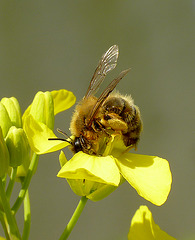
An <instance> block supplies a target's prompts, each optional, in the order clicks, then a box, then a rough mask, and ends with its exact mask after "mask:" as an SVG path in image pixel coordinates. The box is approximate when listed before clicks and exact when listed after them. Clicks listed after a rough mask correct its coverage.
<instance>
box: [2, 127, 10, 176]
mask: <svg viewBox="0 0 195 240" xmlns="http://www.w3.org/2000/svg"><path fill="white" fill-rule="evenodd" d="M8 167H9V152H8V149H7V146H6V144H5V141H4V138H3V133H2V130H1V127H0V177H3V176H4V175H5V173H6V172H7V170H8Z"/></svg>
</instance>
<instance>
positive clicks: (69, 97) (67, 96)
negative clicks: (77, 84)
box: [51, 89, 76, 115]
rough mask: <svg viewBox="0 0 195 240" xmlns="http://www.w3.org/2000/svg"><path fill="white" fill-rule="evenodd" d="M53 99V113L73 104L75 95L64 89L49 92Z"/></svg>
mask: <svg viewBox="0 0 195 240" xmlns="http://www.w3.org/2000/svg"><path fill="white" fill-rule="evenodd" d="M51 94H52V97H53V101H54V115H56V114H58V113H59V112H62V111H64V110H66V109H68V108H70V107H72V105H74V104H75V101H76V97H75V95H74V94H73V93H72V92H70V91H67V90H65V89H61V90H58V91H56V90H55V91H52V92H51Z"/></svg>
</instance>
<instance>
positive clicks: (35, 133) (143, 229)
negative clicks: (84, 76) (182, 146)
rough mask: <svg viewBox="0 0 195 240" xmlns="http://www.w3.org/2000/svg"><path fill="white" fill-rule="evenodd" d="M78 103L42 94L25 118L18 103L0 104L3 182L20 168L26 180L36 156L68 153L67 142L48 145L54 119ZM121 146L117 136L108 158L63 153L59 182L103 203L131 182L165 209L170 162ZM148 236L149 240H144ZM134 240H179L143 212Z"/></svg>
mask: <svg viewBox="0 0 195 240" xmlns="http://www.w3.org/2000/svg"><path fill="white" fill-rule="evenodd" d="M75 101H76V98H75V96H74V95H73V93H72V92H69V91H67V90H59V91H52V92H45V93H43V92H38V93H37V94H36V96H35V98H34V100H33V102H32V104H31V105H30V106H29V107H28V108H27V110H26V111H25V112H24V114H23V116H21V110H20V106H19V103H18V101H17V100H16V99H15V98H13V97H12V98H3V99H2V100H1V102H0V166H1V167H0V177H1V178H3V177H4V176H5V175H6V174H10V172H11V169H12V168H17V175H16V177H18V178H21V177H22V178H25V176H26V175H27V172H28V169H29V165H30V161H31V157H32V154H33V153H36V154H37V155H41V154H45V153H49V152H53V151H57V150H60V149H62V148H64V147H67V146H68V145H69V143H67V142H65V141H60V140H56V141H49V140H48V139H49V138H56V136H55V134H54V133H53V128H54V116H55V115H56V114H58V113H59V112H62V111H64V110H66V109H68V108H70V107H71V106H72V105H73V104H74V103H75ZM126 150H127V149H126V147H125V146H124V144H123V142H122V140H121V139H120V138H118V136H113V137H112V138H111V140H110V142H109V143H108V144H107V146H106V149H105V152H106V155H104V156H101V157H100V156H94V155H88V154H85V153H83V152H81V151H80V152H78V153H76V154H75V155H74V156H73V157H72V158H71V159H70V160H67V159H66V157H65V154H64V152H63V151H61V152H60V155H59V160H60V164H61V169H60V171H59V173H58V177H61V178H66V179H67V182H68V183H69V185H70V187H71V189H72V190H73V191H74V192H75V193H76V194H77V195H79V196H85V197H86V198H88V199H90V200H92V201H99V200H101V199H103V198H104V197H106V196H107V195H109V194H110V193H111V192H113V191H114V190H115V189H117V188H118V187H119V186H120V185H121V184H122V183H123V182H124V181H127V182H128V183H129V184H130V185H131V186H132V187H133V188H135V190H136V191H137V193H138V194H139V195H140V196H141V197H143V198H145V199H146V200H148V201H150V202H151V203H153V204H155V205H158V206H160V205H162V204H163V203H164V202H165V201H166V200H167V197H168V195H169V192H170V189H171V183H172V175H171V171H170V167H169V163H168V161H167V160H165V159H163V158H160V157H156V156H147V155H140V154H133V153H129V152H126ZM143 236H144V237H143ZM128 239H129V240H134V239H136V240H137V239H138V240H139V239H146V240H147V239H148V240H149V239H150V240H151V239H163V240H166V239H167V240H169V239H170V240H171V239H174V238H172V237H170V236H169V235H167V234H166V233H165V232H163V231H162V230H161V229H160V228H159V227H158V226H157V225H156V224H155V223H154V220H153V218H152V215H151V213H150V211H149V209H148V208H147V207H146V206H141V207H140V209H139V210H137V212H136V214H135V216H134V217H133V219H132V223H131V228H130V231H129V235H128Z"/></svg>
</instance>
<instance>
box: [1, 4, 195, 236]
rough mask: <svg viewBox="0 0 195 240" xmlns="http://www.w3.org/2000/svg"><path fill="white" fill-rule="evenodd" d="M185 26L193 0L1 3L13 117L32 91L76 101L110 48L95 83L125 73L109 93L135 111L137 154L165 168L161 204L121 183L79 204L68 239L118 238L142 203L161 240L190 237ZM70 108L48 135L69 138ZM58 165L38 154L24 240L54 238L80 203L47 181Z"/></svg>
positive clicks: (194, 184) (191, 165)
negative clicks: (111, 58)
mask: <svg viewBox="0 0 195 240" xmlns="http://www.w3.org/2000/svg"><path fill="white" fill-rule="evenodd" d="M194 24H195V1H194V0H177V1H176V0H170V1H166V0H159V1H158V0H140V1H135V0H128V1H127V0H123V1H119V0H118V1H116V0H107V1H97V0H95V1H89V0H83V1H65V0H63V1H62V0H59V1H51V0H47V1H45V0H34V1H24V0H20V1H13V0H12V1H10V0H1V1H0V83H1V85H0V86H1V87H0V98H2V97H5V96H6V97H11V96H15V97H16V98H17V99H18V100H19V102H20V104H21V107H22V111H24V110H25V109H26V107H27V106H28V105H29V104H30V103H31V101H32V99H33V97H34V95H35V94H36V92H37V91H39V90H42V91H46V90H55V89H56V90H57V89H61V88H65V89H68V90H71V91H73V92H74V94H75V95H76V97H77V100H80V99H81V98H82V97H83V95H84V93H85V91H86V89H87V87H88V84H89V81H90V79H91V77H92V74H93V72H94V70H95V67H96V65H97V63H98V61H99V59H100V57H101V55H102V54H103V53H104V52H105V51H106V50H107V49H108V48H109V47H110V46H111V45H113V44H118V45H119V49H120V55H119V60H118V66H117V68H116V69H115V70H114V71H113V72H112V73H110V74H109V76H108V77H107V78H106V81H105V83H104V85H103V87H105V86H106V85H107V84H108V83H109V82H110V81H111V80H112V79H113V77H114V76H116V75H117V74H119V72H121V71H122V70H124V69H126V68H129V67H131V68H132V70H131V72H130V73H129V74H128V76H127V77H125V78H124V79H123V80H122V81H121V83H120V84H119V85H118V87H117V89H118V90H120V91H121V92H122V93H125V94H131V95H132V97H133V98H134V99H135V103H136V104H137V105H138V106H139V107H140V110H141V114H142V118H143V122H144V131H143V134H142V137H141V141H140V143H139V146H138V150H137V152H138V153H140V154H149V155H158V156H161V157H163V158H166V159H168V161H169V163H170V167H171V170H172V174H173V184H172V190H171V193H170V195H169V197H168V200H167V202H166V203H165V204H164V205H163V206H162V207H157V206H154V205H152V204H151V203H149V202H147V201H146V200H144V199H143V198H141V197H140V196H139V195H138V194H137V193H136V191H135V190H134V189H133V188H132V187H131V186H129V184H127V183H124V184H123V185H122V186H121V187H120V188H118V189H117V190H116V191H115V192H114V193H112V194H111V195H110V196H108V197H107V198H105V199H104V200H102V201H100V202H96V203H94V202H90V201H89V202H88V203H87V205H86V208H85V210H84V212H83V213H82V215H81V218H80V219H79V222H78V223H77V225H76V227H75V229H74V230H73V232H72V234H71V235H70V238H69V239H70V240H73V239H74V240H80V239H86V240H91V239H93V240H99V239H101V240H124V239H127V233H128V231H129V226H130V221H131V218H132V216H133V214H134V213H135V211H136V210H137V209H138V207H139V206H140V205H141V204H142V205H143V204H145V205H147V206H148V207H149V208H150V210H151V211H152V213H153V217H154V219H155V222H156V223H157V224H159V226H160V227H161V228H162V229H163V230H165V231H166V232H167V233H169V234H170V235H172V236H174V237H176V238H178V239H181V240H187V239H188V240H189V239H195V235H194V234H195V207H194V204H195V154H194V140H195V138H194V120H195V114H194V103H195V98H194V90H195V88H194V87H195V84H194V82H195V80H194V76H195V47H194V46H195V44H194V43H195V41H194V40H195V25H194ZM73 109H74V108H72V109H69V110H67V111H66V112H64V113H61V114H59V115H58V116H57V118H56V123H55V129H56V128H57V127H58V128H60V129H62V130H64V131H66V132H68V129H69V122H70V119H71V114H72V111H73ZM66 154H67V155H68V156H70V153H69V150H68V149H67V150H66ZM59 169H60V166H59V162H58V153H52V154H47V155H44V156H41V157H40V161H39V166H38V170H37V173H36V175H35V176H34V178H33V179H32V182H31V185H30V197H31V207H32V228H31V234H30V239H31V240H32V239H33V240H34V239H37V240H42V239H47V240H53V239H58V237H59V236H60V234H61V233H62V231H63V229H64V227H65V225H66V223H67V222H68V220H69V218H70V216H71V215H72V213H73V211H74V209H75V206H76V204H77V203H78V201H79V197H78V196H76V195H74V193H73V192H72V191H71V190H70V188H69V186H68V184H67V183H66V180H64V179H60V178H57V177H56V174H57V172H58V171H59ZM17 191H18V189H17V190H16V193H17ZM17 217H18V219H20V218H22V211H20V213H19V215H18V216H17ZM20 229H22V221H21V224H20ZM0 232H2V229H1V228H0ZM193 236H194V238H193Z"/></svg>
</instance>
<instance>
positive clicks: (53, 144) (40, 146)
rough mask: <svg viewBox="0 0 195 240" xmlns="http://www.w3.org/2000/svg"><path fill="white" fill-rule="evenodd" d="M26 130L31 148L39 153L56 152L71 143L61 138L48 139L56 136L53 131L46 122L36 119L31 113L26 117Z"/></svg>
mask: <svg viewBox="0 0 195 240" xmlns="http://www.w3.org/2000/svg"><path fill="white" fill-rule="evenodd" d="M24 130H25V132H26V135H27V137H28V140H29V144H30V147H31V149H32V150H33V151H34V152H35V153H36V154H38V155H40V154H45V153H49V152H54V151H57V150H60V149H62V148H64V147H66V146H68V145H69V143H67V142H63V141H60V140H48V139H49V138H56V136H55V134H54V133H53V131H52V130H51V129H49V128H48V127H47V126H46V125H45V124H44V123H41V122H37V121H35V120H34V118H33V117H32V116H31V115H28V116H27V117H26V118H25V122H24Z"/></svg>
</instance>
